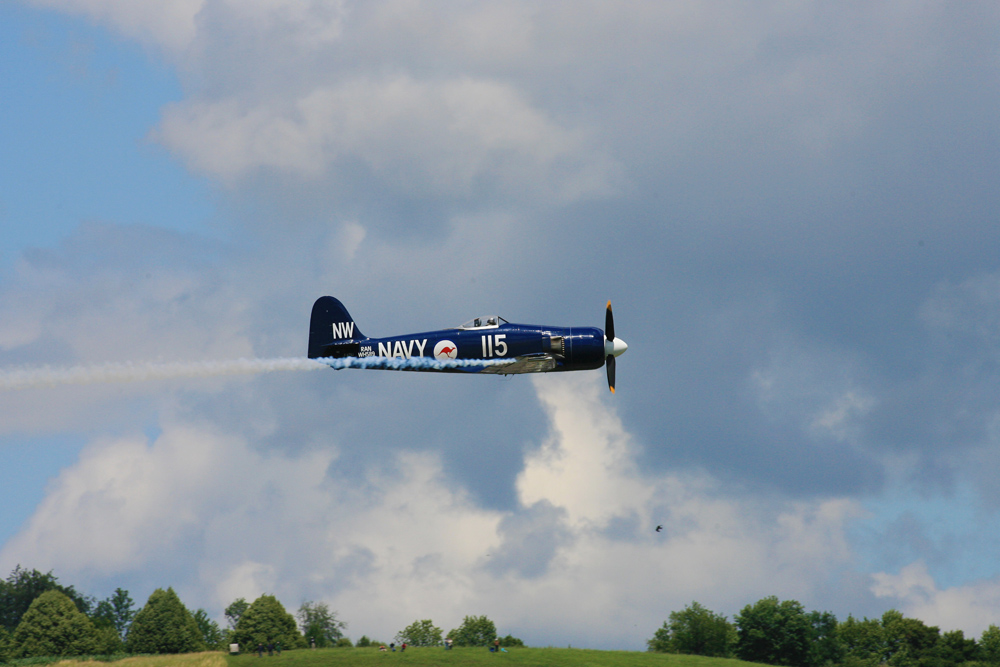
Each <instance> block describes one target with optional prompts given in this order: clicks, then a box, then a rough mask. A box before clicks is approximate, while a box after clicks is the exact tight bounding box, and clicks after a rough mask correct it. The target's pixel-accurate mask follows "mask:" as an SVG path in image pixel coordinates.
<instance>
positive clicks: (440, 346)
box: [352, 322, 605, 371]
mask: <svg viewBox="0 0 1000 667" xmlns="http://www.w3.org/2000/svg"><path fill="white" fill-rule="evenodd" d="M604 341H605V336H604V332H603V331H601V330H600V329H598V328H595V327H549V326H538V325H527V324H513V323H510V322H502V323H501V324H499V325H493V326H482V327H470V328H464V327H463V328H457V329H442V330H439V331H427V332H424V333H415V334H406V335H403V336H389V337H387V338H364V339H360V340H356V341H355V342H356V343H357V345H358V349H357V351H356V353H355V354H354V355H353V356H357V357H361V358H365V357H388V358H393V357H395V358H403V359H411V358H414V357H424V358H427V359H437V360H439V361H443V360H449V359H450V360H454V359H459V360H474V359H491V360H492V359H496V360H499V359H512V358H516V357H529V356H534V355H539V356H540V355H551V356H553V357H554V358H555V362H556V363H555V368H553V369H552V370H554V371H575V370H588V369H594V368H600V367H601V366H603V365H604V360H605V347H604ZM352 351H353V350H352Z"/></svg>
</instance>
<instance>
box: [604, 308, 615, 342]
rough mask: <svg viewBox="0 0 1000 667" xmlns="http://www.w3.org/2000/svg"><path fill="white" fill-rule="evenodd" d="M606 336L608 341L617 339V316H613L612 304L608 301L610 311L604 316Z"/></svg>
mask: <svg viewBox="0 0 1000 667" xmlns="http://www.w3.org/2000/svg"><path fill="white" fill-rule="evenodd" d="M604 335H605V336H607V337H608V340H614V339H615V316H614V315H612V314H611V302H610V301H608V310H607V312H606V313H605V314H604Z"/></svg>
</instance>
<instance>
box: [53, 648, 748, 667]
mask: <svg viewBox="0 0 1000 667" xmlns="http://www.w3.org/2000/svg"><path fill="white" fill-rule="evenodd" d="M48 664H49V665H52V664H54V665H58V667H338V666H342V667H348V666H351V665H359V666H360V667H368V666H371V667H437V666H438V665H454V666H455V667H481V666H485V667H501V666H508V665H509V666H510V667H760V665H757V663H752V662H743V661H741V660H726V659H723V658H703V657H701V656H696V655H672V654H665V653H645V652H641V651H594V650H590V649H579V648H510V649H507V653H490V652H489V650H488V649H485V648H457V647H456V648H454V649H452V650H450V651H445V650H444V649H443V648H440V647H437V648H413V647H410V648H407V649H406V652H405V653H404V652H400V651H396V652H395V653H392V652H385V653H383V652H381V651H379V650H378V649H376V648H335V649H316V650H315V651H311V650H308V649H300V650H297V651H284V652H282V654H281V655H280V656H278V655H274V656H269V655H267V654H266V653H265V654H264V656H263V657H258V656H257V654H256V653H248V654H243V655H235V656H230V655H225V654H223V653H189V654H185V655H162V656H148V657H141V658H125V659H123V660H118V661H115V662H96V661H80V660H62V661H58V662H57V661H53V662H50V663H48Z"/></svg>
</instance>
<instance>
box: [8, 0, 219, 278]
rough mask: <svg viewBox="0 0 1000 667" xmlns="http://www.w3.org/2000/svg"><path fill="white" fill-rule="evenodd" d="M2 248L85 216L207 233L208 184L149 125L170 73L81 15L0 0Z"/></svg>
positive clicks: (174, 91) (172, 80)
mask: <svg viewBox="0 0 1000 667" xmlns="http://www.w3.org/2000/svg"><path fill="white" fill-rule="evenodd" d="M0 12H2V19H3V20H2V21H0V34H2V36H3V40H2V41H3V44H2V45H0V67H2V68H3V70H2V71H3V76H2V79H0V81H2V82H0V85H2V86H3V91H2V92H3V99H4V104H3V108H2V109H0V114H2V116H0V120H2V124H3V127H4V128H5V131H4V133H3V141H4V152H5V153H6V154H7V155H8V156H9V158H8V159H7V160H5V161H4V164H3V172H2V175H0V182H2V183H3V184H4V185H3V193H2V201H3V216H4V221H5V224H4V234H3V240H4V243H3V257H2V261H3V263H4V265H5V266H9V264H10V262H12V261H13V260H14V259H15V258H16V257H17V255H18V254H19V252H20V251H22V250H24V249H25V248H29V247H39V246H46V247H48V246H54V245H56V244H57V243H58V242H59V241H60V240H61V239H63V238H65V237H66V236H68V235H69V234H71V233H72V232H73V231H74V230H75V229H76V228H77V227H78V226H79V224H80V222H81V221H83V220H116V221H120V222H124V223H132V224H148V225H156V226H159V227H165V228H169V229H176V230H183V231H200V232H202V233H209V232H210V229H211V228H210V226H209V225H208V219H209V218H210V216H211V215H212V213H213V202H212V198H211V195H210V192H209V188H208V185H207V184H206V183H205V182H204V181H203V180H201V179H198V178H195V177H192V176H191V175H189V174H187V173H186V172H185V171H184V169H183V168H180V167H179V166H178V165H177V164H176V163H175V162H173V161H172V160H171V159H170V156H169V155H168V154H167V153H166V152H165V151H164V150H163V149H162V148H160V147H158V146H157V145H155V144H154V143H152V142H150V141H149V139H148V134H149V130H150V128H151V127H152V126H153V125H154V124H155V123H156V121H157V119H158V117H159V113H160V109H161V108H162V106H163V105H164V104H167V103H169V102H171V101H174V100H177V99H179V98H180V96H181V89H180V85H179V83H178V81H177V76H176V74H175V73H174V72H173V71H171V68H170V67H168V66H167V65H165V64H164V63H162V62H157V61H156V60H155V59H152V58H150V57H149V54H148V53H146V52H145V51H144V50H143V48H142V47H141V46H140V45H138V44H135V43H133V42H128V41H125V40H123V39H121V38H116V37H115V35H113V34H110V33H109V32H108V31H107V30H104V29H101V28H98V27H95V26H94V25H92V24H91V23H89V22H87V21H81V20H79V19H75V18H71V17H67V16H65V15H62V14H59V13H55V12H50V11H38V10H32V9H29V8H27V7H24V6H23V5H19V4H16V3H6V4H5V5H4V6H3V7H2V8H0Z"/></svg>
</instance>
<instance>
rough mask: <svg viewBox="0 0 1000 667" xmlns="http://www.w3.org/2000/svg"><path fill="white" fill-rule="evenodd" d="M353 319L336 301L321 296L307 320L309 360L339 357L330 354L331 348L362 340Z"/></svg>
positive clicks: (330, 297)
mask: <svg viewBox="0 0 1000 667" xmlns="http://www.w3.org/2000/svg"><path fill="white" fill-rule="evenodd" d="M364 337H365V336H364V334H362V333H361V332H360V331H358V327H357V326H356V325H355V324H354V318H353V317H351V314H350V313H348V312H347V308H344V304H342V303H341V302H340V301H339V300H338V299H335V298H333V297H332V296H321V297H320V298H318V299H316V303H314V304H313V309H312V317H311V318H310V320H309V358H310V359H317V358H319V357H330V356H340V355H335V354H333V353H332V348H331V346H341V345H344V344H349V343H353V342H355V341H359V340H362V339H363V338H364Z"/></svg>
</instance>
